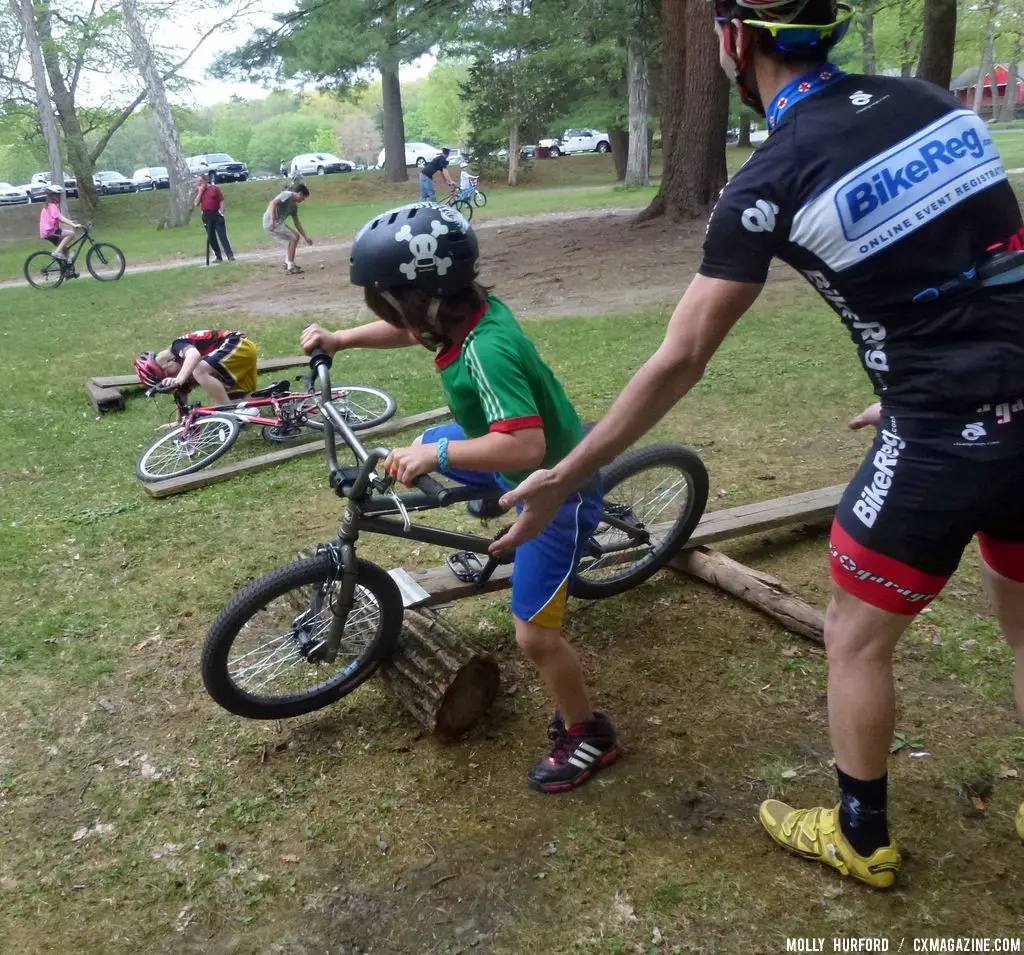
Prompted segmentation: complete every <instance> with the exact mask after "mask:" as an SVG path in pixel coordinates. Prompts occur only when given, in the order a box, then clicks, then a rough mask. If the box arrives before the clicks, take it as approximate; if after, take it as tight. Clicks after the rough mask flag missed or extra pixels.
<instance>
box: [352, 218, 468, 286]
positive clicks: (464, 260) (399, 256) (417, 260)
mask: <svg viewBox="0 0 1024 955" xmlns="http://www.w3.org/2000/svg"><path fill="white" fill-rule="evenodd" d="M479 256H480V247H479V244H478V243H477V240H476V234H475V233H474V232H473V230H472V229H471V228H470V225H469V223H468V222H467V221H466V219H465V217H464V216H463V215H462V213H461V212H457V211H456V210H455V209H453V208H452V207H451V206H443V205H439V204H438V203H436V202H414V203H411V204H410V205H407V206H401V207H400V208H398V209H391V210H390V211H388V212H384V213H381V215H379V216H377V217H375V218H373V219H371V220H370V221H369V222H367V223H366V225H364V226H363V228H362V229H360V230H359V234H358V235H357V236H356V240H355V242H353V243H352V255H351V258H350V259H349V265H350V275H351V279H352V284H353V285H360V286H363V287H365V288H372V289H377V290H378V291H386V290H388V289H397V288H403V287H409V286H416V287H417V288H421V289H423V291H424V292H427V293H428V294H430V295H436V296H444V295H447V294H451V293H452V292H457V291H459V290H460V289H464V288H466V287H468V286H470V285H472V284H473V282H475V281H476V271H477V260H478V258H479Z"/></svg>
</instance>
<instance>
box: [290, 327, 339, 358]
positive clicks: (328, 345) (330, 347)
mask: <svg viewBox="0 0 1024 955" xmlns="http://www.w3.org/2000/svg"><path fill="white" fill-rule="evenodd" d="M299 344H300V345H301V346H302V350H303V351H304V352H305V353H306V354H307V355H309V354H311V353H312V352H313V351H314V349H317V348H322V349H323V350H324V351H325V352H327V353H328V354H329V355H333V354H335V352H337V351H339V350H340V348H341V346H340V344H339V343H338V341H337V339H336V337H335V335H334V332H329V331H327V329H326V328H321V327H320V326H319V325H307V326H306V327H305V328H304V329H302V335H301V336H300V338H299Z"/></svg>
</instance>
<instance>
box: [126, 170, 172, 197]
mask: <svg viewBox="0 0 1024 955" xmlns="http://www.w3.org/2000/svg"><path fill="white" fill-rule="evenodd" d="M132 182H134V183H135V189H136V191H138V192H144V191H146V190H147V189H170V188H171V177H170V176H168V175H167V167H166V166H143V167H142V168H141V169H136V170H135V172H134V173H133V174H132Z"/></svg>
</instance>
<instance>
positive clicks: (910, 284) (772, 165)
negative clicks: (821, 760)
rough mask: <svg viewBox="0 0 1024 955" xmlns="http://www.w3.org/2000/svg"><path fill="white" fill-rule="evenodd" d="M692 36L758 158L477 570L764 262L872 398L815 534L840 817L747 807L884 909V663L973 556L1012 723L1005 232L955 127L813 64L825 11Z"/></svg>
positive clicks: (1009, 205) (735, 183) (939, 100)
mask: <svg viewBox="0 0 1024 955" xmlns="http://www.w3.org/2000/svg"><path fill="white" fill-rule="evenodd" d="M715 14H716V16H715V22H716V31H717V33H718V37H719V44H720V57H721V62H722V66H723V68H724V69H725V70H726V72H727V73H728V74H729V76H730V77H731V78H732V79H733V80H734V81H735V82H736V84H737V86H738V87H739V91H740V94H741V97H742V99H743V101H744V102H745V103H746V104H747V105H748V106H750V107H752V108H754V109H756V110H757V111H758V112H760V113H762V114H763V115H766V116H767V119H768V128H769V130H770V135H769V138H768V139H767V140H766V141H765V143H764V144H763V145H762V146H761V147H759V148H758V149H757V150H756V152H754V154H753V155H752V156H751V158H750V160H749V161H748V162H747V163H746V165H745V166H744V167H743V168H742V169H741V170H740V171H739V172H738V173H737V174H736V175H735V176H734V177H733V179H732V180H731V181H730V182H729V184H728V185H727V186H726V187H725V189H724V190H723V192H722V195H721V197H720V199H719V201H718V204H717V206H716V208H715V210H714V212H713V214H712V216H711V219H710V222H709V224H708V234H707V237H706V240H705V244H704V258H703V262H702V264H701V266H700V269H699V273H698V275H697V276H696V277H695V278H694V279H693V281H692V282H691V284H690V286H689V288H688V289H687V290H686V292H685V294H684V295H683V298H682V300H681V301H680V302H679V304H678V305H677V306H676V309H675V312H674V313H673V315H672V319H671V321H670V323H669V326H668V331H667V334H666V337H665V340H664V342H663V344H662V345H661V347H660V348H659V349H658V351H657V352H656V353H655V354H654V356H653V357H652V358H650V359H649V360H648V362H647V363H646V364H645V365H644V367H643V368H642V369H641V370H640V371H639V372H638V373H637V374H636V375H635V376H634V377H633V379H632V380H631V381H630V383H629V384H628V385H627V386H626V388H625V389H624V391H623V392H622V394H621V395H620V396H619V398H618V399H617V400H616V401H615V403H614V404H613V405H612V407H611V409H610V411H609V412H608V414H607V416H606V417H605V419H604V420H603V421H602V422H601V423H600V424H599V425H598V426H597V427H596V428H595V429H594V430H593V431H592V432H591V433H590V434H589V435H588V436H587V437H586V438H585V439H584V441H583V442H582V443H581V444H580V445H579V446H578V447H577V448H576V449H575V450H574V451H573V452H572V453H571V454H569V455H568V456H567V457H566V458H565V459H563V460H562V461H561V462H560V463H559V464H557V465H556V466H555V467H554V468H553V469H550V470H539V471H536V472H534V474H533V475H531V476H530V477H529V478H528V479H527V480H526V481H524V482H523V483H522V484H520V485H519V487H518V488H516V489H515V490H514V491H513V492H511V493H509V494H507V495H505V496H504V497H503V498H502V501H501V503H502V504H504V505H509V506H510V505H512V504H513V503H523V502H524V503H525V509H524V511H523V513H522V515H521V517H520V518H519V520H518V522H517V524H516V526H515V527H514V528H513V530H512V531H511V533H510V534H509V535H508V536H507V537H506V538H505V539H503V540H502V541H501V542H500V545H498V544H496V545H495V546H494V547H493V548H492V549H494V550H496V551H497V550H498V549H500V548H501V547H507V546H517V545H518V546H521V545H522V544H523V542H525V541H527V540H529V539H530V538H531V537H532V536H533V535H535V534H537V533H538V532H539V531H540V530H541V529H542V528H543V527H544V526H545V524H546V523H547V522H548V520H550V518H551V516H552V515H553V514H554V513H555V511H556V508H557V507H558V505H559V503H560V502H561V501H564V500H565V497H566V495H567V494H568V493H569V492H570V491H571V490H572V489H573V488H575V487H578V486H580V484H581V483H583V482H584V481H585V480H586V479H587V477H588V476H589V475H591V474H593V473H594V472H595V471H597V469H598V468H600V467H601V466H602V465H605V464H607V463H608V462H610V461H611V460H612V459H613V458H615V456H616V455H618V454H619V453H620V452H622V451H623V450H624V449H626V448H627V447H629V446H630V445H631V444H633V443H634V442H635V441H636V440H637V439H638V438H640V437H641V436H642V435H643V434H645V433H646V432H647V431H648V430H649V429H650V428H651V427H652V426H653V425H654V424H655V423H656V422H657V421H658V420H660V419H661V417H662V416H663V415H664V414H665V413H666V412H667V411H668V410H669V409H670V408H672V407H673V406H674V405H675V404H676V402H678V401H679V400H680V399H681V398H682V397H683V396H684V395H685V394H686V393H687V392H688V391H689V390H690V389H691V388H692V387H693V386H694V385H695V384H696V383H697V382H698V381H699V380H700V378H701V377H702V375H703V373H704V369H705V367H706V365H707V363H708V361H709V360H710V359H711V357H712V355H713V354H714V353H715V351H716V350H717V349H718V347H719V345H720V344H721V343H722V340H723V339H724V338H725V336H726V335H727V334H728V333H729V331H730V329H731V328H732V327H733V325H734V324H735V323H736V322H737V321H738V320H739V318H740V317H741V316H742V315H743V314H744V313H745V312H746V311H747V309H749V308H750V306H751V305H753V303H754V301H755V299H756V298H757V296H758V294H759V293H760V291H761V288H762V285H763V283H764V281H765V278H766V276H767V273H768V267H769V264H770V262H771V260H772V258H773V257H778V258H780V259H782V260H783V261H784V262H786V263H788V264H789V265H791V266H793V267H794V268H796V269H798V270H799V271H800V272H802V273H803V274H804V276H805V277H806V278H807V279H808V280H809V281H810V282H811V284H812V285H813V286H814V287H815V289H816V290H817V291H818V292H819V293H820V294H821V295H822V296H823V297H824V298H825V300H826V301H827V302H828V303H829V304H830V305H831V306H832V308H833V309H834V310H835V311H836V312H837V313H838V314H839V315H840V317H841V318H842V320H843V322H844V324H845V325H846V326H847V328H848V330H849V331H850V334H851V336H852V338H853V340H854V342H855V343H856V345H857V346H858V351H859V353H860V357H861V361H862V363H863V365H864V368H865V370H866V371H867V373H868V375H869V377H870V378H871V381H872V384H873V386H874V389H875V392H876V394H877V396H878V397H879V399H880V406H879V407H873V408H871V409H869V410H868V411H867V412H865V413H864V414H862V415H861V416H859V417H858V418H857V419H855V421H854V422H851V424H854V425H855V426H856V425H859V426H863V425H864V424H866V423H874V424H876V425H877V426H878V429H879V430H878V433H877V436H876V438H875V442H874V446H873V448H872V449H871V451H870V452H869V454H868V456H867V458H866V460H865V461H864V464H863V466H862V467H861V469H860V471H859V472H858V473H857V475H856V476H855V477H854V479H853V480H852V481H851V482H850V484H849V486H848V487H847V490H846V492H845V494H844V496H843V499H842V502H841V503H840V505H839V508H838V510H837V513H836V517H835V520H834V522H833V525H832V534H831V544H830V557H831V574H832V578H833V581H834V584H835V587H834V590H833V596H832V600H831V602H830V604H829V608H828V613H827V615H826V618H825V642H826V646H827V651H828V662H829V676H828V709H829V725H830V735H831V741H832V746H833V750H834V753H835V758H836V768H837V775H838V782H839V805H838V806H836V807H834V808H816V809H792V808H791V807H789V806H787V805H785V804H784V803H781V802H778V801H776V800H767V801H766V802H764V803H763V804H762V805H761V809H760V819H761V822H762V824H763V825H764V827H765V828H766V829H767V830H768V832H769V833H770V834H771V836H772V838H774V839H775V840H776V841H777V842H778V843H780V844H781V845H782V846H784V847H786V848H788V849H790V850H792V851H793V852H796V853H798V854H800V855H802V856H805V857H807V858H811V859H817V860H820V861H821V862H824V863H825V864H826V865H830V866H833V867H834V868H836V869H838V870H839V871H840V872H841V873H842V874H844V875H849V876H852V877H854V878H856V879H860V880H861V881H863V882H866V883H868V884H869V885H872V886H876V887H879V888H885V887H888V886H891V885H892V884H893V882H894V881H895V878H896V875H897V873H898V871H899V866H900V854H899V849H898V847H897V845H896V843H895V841H892V840H890V836H889V831H888V819H887V775H886V771H887V757H888V751H889V745H890V743H891V740H892V738H893V730H894V725H895V700H894V687H893V675H892V654H893V650H894V649H895V647H896V644H897V643H898V641H899V639H900V637H901V636H902V634H903V632H904V631H905V630H906V629H907V627H908V626H909V625H910V623H911V622H912V621H913V620H914V617H915V615H916V614H917V613H918V612H919V611H921V610H922V609H923V608H924V607H926V606H927V605H928V603H929V602H930V601H931V600H932V599H933V598H934V597H935V596H936V595H937V594H938V593H939V591H941V590H942V588H943V586H944V585H945V583H946V581H947V579H948V578H949V577H950V575H951V574H952V573H953V572H954V571H955V570H956V567H957V565H958V563H959V561H960V558H961V555H962V553H963V551H964V548H965V547H966V545H967V544H968V542H969V541H970V539H971V537H972V536H974V535H975V534H977V535H978V537H979V540H980V543H981V553H982V557H983V572H984V580H985V585H986V589H987V591H988V593H989V595H990V597H991V599H992V602H993V604H994V607H995V612H996V616H997V617H998V619H999V623H1000V626H1001V628H1002V631H1003V634H1004V635H1005V637H1006V639H1007V641H1008V642H1009V643H1010V645H1011V647H1012V649H1013V652H1014V655H1015V657H1016V668H1015V676H1014V679H1015V684H1016V695H1017V706H1018V710H1019V711H1020V715H1021V717H1022V718H1024V494H1021V485H1020V482H1021V474H1022V473H1024V397H1020V396H1024V321H1022V318H1021V316H1022V314H1024V266H1022V265H1021V261H1022V259H1024V253H1022V252H1021V249H1022V248H1024V230H1022V220H1021V213H1020V208H1019V206H1018V203H1017V200H1016V198H1015V196H1014V194H1013V191H1012V189H1011V188H1010V185H1009V184H1008V182H1007V176H1006V170H1005V169H1004V167H1003V164H1002V162H1001V160H1000V158H999V154H998V152H997V150H996V148H995V146H994V145H993V143H992V140H991V137H990V136H989V134H988V131H987V127H986V126H985V123H984V122H983V121H982V120H981V119H980V118H979V117H978V116H977V115H976V114H975V113H973V112H971V111H970V110H966V109H963V108H962V107H961V106H960V105H959V104H958V103H957V102H956V101H955V100H954V99H953V97H952V96H950V94H949V93H948V92H946V91H945V90H943V89H940V88H939V87H937V86H933V85H930V84H928V83H925V82H923V81H919V80H911V79H897V78H889V77H882V76H859V75H847V74H845V73H843V72H842V71H841V70H839V69H837V68H836V67H835V66H834V65H832V64H830V63H829V62H828V54H829V51H830V50H831V48H832V47H833V46H834V44H835V43H837V42H838V41H839V40H840V39H841V38H842V36H843V35H844V34H845V33H846V30H847V28H848V27H849V24H850V19H851V16H852V10H851V9H850V8H849V7H848V6H846V5H844V4H838V5H837V4H835V2H834V0H715ZM1017 831H1018V833H1019V834H1020V836H1021V838H1024V806H1022V807H1021V809H1020V812H1019V813H1018V815H1017Z"/></svg>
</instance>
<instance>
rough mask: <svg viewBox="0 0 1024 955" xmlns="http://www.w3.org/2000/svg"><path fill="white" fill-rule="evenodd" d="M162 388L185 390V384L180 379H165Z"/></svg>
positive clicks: (161, 384)
mask: <svg viewBox="0 0 1024 955" xmlns="http://www.w3.org/2000/svg"><path fill="white" fill-rule="evenodd" d="M160 386H161V387H162V388H184V387H185V382H184V381H182V380H181V379H180V378H165V379H164V380H163V381H161V382H160Z"/></svg>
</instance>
